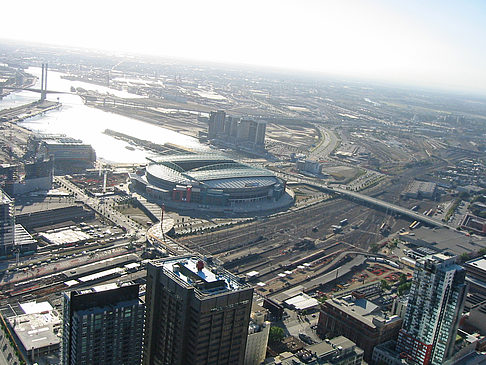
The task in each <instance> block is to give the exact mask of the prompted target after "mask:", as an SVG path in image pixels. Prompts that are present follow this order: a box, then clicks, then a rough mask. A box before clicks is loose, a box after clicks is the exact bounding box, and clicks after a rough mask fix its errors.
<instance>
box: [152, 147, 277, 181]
mask: <svg viewBox="0 0 486 365" xmlns="http://www.w3.org/2000/svg"><path fill="white" fill-rule="evenodd" d="M153 161H154V163H153V164H150V165H148V166H147V168H146V171H147V173H148V174H150V175H152V176H154V177H156V178H159V179H161V180H165V181H169V182H171V183H174V184H179V185H191V184H193V185H197V184H198V183H203V184H205V185H206V186H208V187H209V188H214V189H225V188H226V189H238V188H258V187H264V186H270V185H273V184H275V183H276V182H277V181H278V180H277V177H276V176H275V175H274V174H273V173H272V172H271V171H269V170H265V169H262V168H256V167H252V166H249V165H245V164H242V163H239V162H237V161H234V160H232V159H230V158H227V157H224V156H220V155H170V156H162V157H158V158H155V159H153Z"/></svg>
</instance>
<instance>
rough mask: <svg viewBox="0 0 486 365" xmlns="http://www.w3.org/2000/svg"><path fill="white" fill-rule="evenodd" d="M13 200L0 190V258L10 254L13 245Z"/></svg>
mask: <svg viewBox="0 0 486 365" xmlns="http://www.w3.org/2000/svg"><path fill="white" fill-rule="evenodd" d="M14 209H15V208H14V202H13V200H12V199H11V198H10V197H9V196H8V195H7V194H6V193H5V192H4V191H3V190H1V189H0V256H7V255H8V254H10V253H12V251H13V248H14V243H15V215H14V213H15V212H14Z"/></svg>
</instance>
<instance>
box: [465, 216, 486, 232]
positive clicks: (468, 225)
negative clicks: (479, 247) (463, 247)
mask: <svg viewBox="0 0 486 365" xmlns="http://www.w3.org/2000/svg"><path fill="white" fill-rule="evenodd" d="M461 228H462V229H464V230H466V231H470V232H472V233H476V234H479V235H481V236H486V219H484V218H481V217H476V216H475V215H472V214H466V215H465V216H464V219H463V220H462V222H461Z"/></svg>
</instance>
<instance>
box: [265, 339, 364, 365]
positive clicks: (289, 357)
mask: <svg viewBox="0 0 486 365" xmlns="http://www.w3.org/2000/svg"><path fill="white" fill-rule="evenodd" d="M362 362H363V350H362V349H361V348H359V347H358V346H356V344H355V343H354V342H353V341H351V340H349V339H348V338H346V337H344V336H338V337H335V338H333V339H330V340H329V339H327V340H326V341H323V342H321V343H317V344H314V345H311V346H308V347H307V348H305V349H302V350H300V351H298V352H297V353H295V354H293V353H291V352H284V353H281V354H279V355H278V356H276V357H275V358H273V359H270V360H268V361H266V362H265V364H270V365H274V364H275V365H276V364H279V365H300V364H306V365H359V364H362Z"/></svg>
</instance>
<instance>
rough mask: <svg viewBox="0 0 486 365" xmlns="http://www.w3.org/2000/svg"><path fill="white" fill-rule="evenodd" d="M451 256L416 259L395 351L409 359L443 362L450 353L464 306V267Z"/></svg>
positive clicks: (417, 361) (431, 362)
mask: <svg viewBox="0 0 486 365" xmlns="http://www.w3.org/2000/svg"><path fill="white" fill-rule="evenodd" d="M455 261H456V258H455V257H454V256H447V255H444V254H435V255H430V256H426V257H424V258H422V259H419V260H417V263H416V266H415V270H414V274H413V279H412V287H411V289H410V295H409V299H408V303H407V311H406V313H405V318H404V320H403V327H402V329H401V330H400V333H399V337H398V341H397V351H398V352H400V353H403V356H404V357H406V358H408V359H410V360H411V361H413V362H415V363H417V364H422V365H427V364H433V365H440V364H443V363H444V362H445V361H446V360H447V359H448V358H449V357H450V356H451V355H452V354H453V350H454V344H455V339H456V334H457V329H458V326H459V320H460V316H461V314H462V311H463V309H464V303H465V299H466V290H467V286H466V283H465V278H466V271H465V270H464V269H463V268H462V267H461V266H458V265H457V264H456V263H455Z"/></svg>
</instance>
